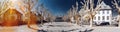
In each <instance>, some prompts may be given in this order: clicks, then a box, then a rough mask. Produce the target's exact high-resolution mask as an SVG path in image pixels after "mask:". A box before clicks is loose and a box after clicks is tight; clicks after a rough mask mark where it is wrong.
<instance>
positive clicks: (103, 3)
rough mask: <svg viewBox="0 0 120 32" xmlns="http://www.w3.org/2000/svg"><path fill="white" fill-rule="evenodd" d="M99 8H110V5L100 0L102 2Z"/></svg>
mask: <svg viewBox="0 0 120 32" xmlns="http://www.w3.org/2000/svg"><path fill="white" fill-rule="evenodd" d="M101 9H111V7H110V6H109V5H107V4H105V2H104V1H102V3H101Z"/></svg>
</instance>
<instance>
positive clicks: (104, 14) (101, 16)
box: [93, 1, 112, 25]
mask: <svg viewBox="0 0 120 32" xmlns="http://www.w3.org/2000/svg"><path fill="white" fill-rule="evenodd" d="M93 21H94V22H95V24H97V25H100V24H101V23H106V22H108V23H109V24H111V21H112V10H111V7H110V6H109V5H106V4H105V3H104V2H103V1H102V3H101V9H100V11H97V14H96V15H95V17H94V20H93Z"/></svg>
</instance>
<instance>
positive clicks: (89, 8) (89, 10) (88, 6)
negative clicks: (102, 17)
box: [80, 0, 101, 26]
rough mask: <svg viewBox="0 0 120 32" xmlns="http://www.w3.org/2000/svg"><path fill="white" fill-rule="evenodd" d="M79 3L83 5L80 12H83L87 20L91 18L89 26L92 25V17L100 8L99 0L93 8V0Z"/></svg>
mask: <svg viewBox="0 0 120 32" xmlns="http://www.w3.org/2000/svg"><path fill="white" fill-rule="evenodd" d="M81 4H82V5H83V6H82V8H81V10H80V11H82V12H81V13H85V14H84V15H83V17H84V16H86V17H85V18H87V20H89V19H90V20H91V22H90V23H91V26H92V21H93V18H94V16H95V14H96V12H98V11H99V10H100V7H101V0H98V2H97V5H96V7H95V8H94V6H95V4H94V0H84V1H83V2H81ZM83 19H84V18H83Z"/></svg>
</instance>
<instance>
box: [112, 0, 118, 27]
mask: <svg viewBox="0 0 120 32" xmlns="http://www.w3.org/2000/svg"><path fill="white" fill-rule="evenodd" d="M112 3H113V4H114V7H115V8H116V9H117V11H118V13H119V14H118V17H117V19H118V21H119V23H120V6H119V3H120V1H119V0H114V2H112ZM118 25H119V26H120V24H118Z"/></svg>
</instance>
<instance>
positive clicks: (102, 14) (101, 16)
mask: <svg viewBox="0 0 120 32" xmlns="http://www.w3.org/2000/svg"><path fill="white" fill-rule="evenodd" d="M111 20H112V11H111V10H101V11H98V12H97V14H96V15H95V17H94V20H93V21H105V22H109V21H111Z"/></svg>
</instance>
